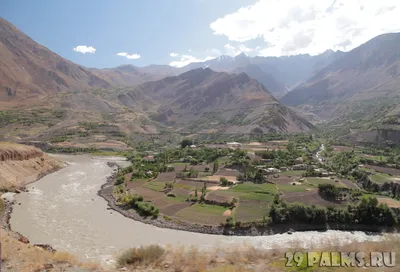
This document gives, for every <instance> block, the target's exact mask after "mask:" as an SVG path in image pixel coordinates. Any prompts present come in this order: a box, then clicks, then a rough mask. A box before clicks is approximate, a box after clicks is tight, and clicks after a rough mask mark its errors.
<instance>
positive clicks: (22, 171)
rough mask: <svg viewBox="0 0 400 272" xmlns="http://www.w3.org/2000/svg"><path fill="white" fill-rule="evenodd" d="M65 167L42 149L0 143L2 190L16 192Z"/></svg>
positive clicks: (0, 185) (0, 179) (0, 186)
mask: <svg viewBox="0 0 400 272" xmlns="http://www.w3.org/2000/svg"><path fill="white" fill-rule="evenodd" d="M62 166H63V163H62V162H60V161H58V160H57V159H55V158H52V157H50V156H48V155H47V154H45V153H43V152H42V151H41V150H40V149H38V148H36V147H33V146H27V145H20V144H14V143H0V188H2V189H4V190H10V191H15V190H18V189H19V188H22V187H23V186H24V185H26V184H27V183H30V182H33V181H36V180H37V179H39V178H41V177H42V176H44V175H46V174H48V173H51V172H53V171H55V170H57V169H59V168H61V167H62Z"/></svg>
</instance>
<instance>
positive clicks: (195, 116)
mask: <svg viewBox="0 0 400 272" xmlns="http://www.w3.org/2000/svg"><path fill="white" fill-rule="evenodd" d="M118 99H119V101H120V102H121V103H122V104H124V105H125V106H127V107H130V108H132V109H137V108H138V107H140V108H141V109H142V110H143V111H145V112H146V113H147V114H149V116H151V118H152V119H153V120H156V121H158V122H161V123H163V124H165V125H169V126H174V127H175V128H176V129H179V130H183V131H188V130H190V131H196V132H207V131H220V132H227V133H249V132H251V131H253V132H260V133H261V132H268V131H269V132H271V131H277V132H295V131H308V130H309V129H310V128H311V127H312V125H311V124H310V123H308V122H307V121H305V120H304V119H303V118H300V117H299V116H297V115H296V114H295V113H294V112H293V111H292V110H290V109H289V108H287V107H285V106H282V105H281V104H280V103H279V101H277V100H276V99H275V98H274V97H273V96H272V95H271V94H270V93H269V92H268V91H267V89H265V87H264V86H263V85H261V84H260V83H259V82H257V81H256V80H254V79H252V78H250V77H249V76H248V75H247V74H245V73H240V74H228V73H221V72H214V71H212V70H211V69H209V68H206V69H203V68H198V69H195V70H191V71H189V72H186V73H183V74H181V75H179V76H175V77H168V78H165V79H162V80H159V81H154V82H147V83H145V84H143V85H140V86H138V87H136V88H134V89H132V90H129V91H126V92H122V93H121V94H120V95H119V96H118Z"/></svg>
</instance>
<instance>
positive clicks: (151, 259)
mask: <svg viewBox="0 0 400 272" xmlns="http://www.w3.org/2000/svg"><path fill="white" fill-rule="evenodd" d="M164 252H165V249H163V248H162V247H160V246H158V245H150V246H146V247H143V246H142V247H139V248H131V249H128V250H126V251H125V252H123V253H122V254H121V255H120V256H119V257H118V259H117V263H118V265H119V266H126V265H132V266H136V265H139V264H150V263H155V262H158V261H159V260H161V257H162V256H163V255H164Z"/></svg>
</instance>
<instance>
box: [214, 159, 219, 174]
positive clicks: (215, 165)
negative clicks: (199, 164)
mask: <svg viewBox="0 0 400 272" xmlns="http://www.w3.org/2000/svg"><path fill="white" fill-rule="evenodd" d="M218 169H219V161H218V160H216V161H215V162H214V166H213V174H215V173H217V172H218Z"/></svg>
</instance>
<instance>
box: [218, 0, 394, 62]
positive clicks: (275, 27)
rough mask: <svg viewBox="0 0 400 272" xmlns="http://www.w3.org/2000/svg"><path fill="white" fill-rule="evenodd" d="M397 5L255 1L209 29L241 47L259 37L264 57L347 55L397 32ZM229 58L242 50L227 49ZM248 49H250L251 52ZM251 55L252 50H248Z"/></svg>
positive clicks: (384, 1)
mask: <svg viewBox="0 0 400 272" xmlns="http://www.w3.org/2000/svg"><path fill="white" fill-rule="evenodd" d="M399 3H400V2H399V1H398V0H379V1H376V0H303V1H293V0H259V1H258V2H257V3H255V4H253V5H251V6H248V7H243V8H240V9H239V10H237V11H236V12H234V13H232V14H228V15H226V16H224V17H222V18H219V19H217V20H216V21H214V22H212V23H211V24H210V27H211V29H213V31H214V34H216V35H224V36H226V37H228V39H229V40H230V41H235V42H241V43H243V42H245V41H249V40H253V39H255V38H258V37H261V38H262V39H263V40H264V41H265V42H266V45H265V47H264V48H258V49H257V48H256V50H257V51H259V54H260V55H263V56H281V55H293V54H305V53H309V54H311V55H315V54H319V53H322V52H324V51H325V50H327V49H332V50H343V51H348V50H351V49H353V48H355V47H357V46H359V45H360V44H362V43H364V42H366V41H368V40H370V39H372V38H373V37H375V36H377V35H380V34H382V33H387V32H399V31H400V20H398V17H399V16H400V5H399ZM228 45H229V47H228V48H227V46H225V49H226V50H230V52H231V54H234V53H236V52H237V51H242V52H245V53H246V51H245V50H247V49H246V48H245V47H242V48H240V46H239V47H234V46H232V45H230V44H228ZM249 49H250V48H249ZM250 50H251V49H250Z"/></svg>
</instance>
